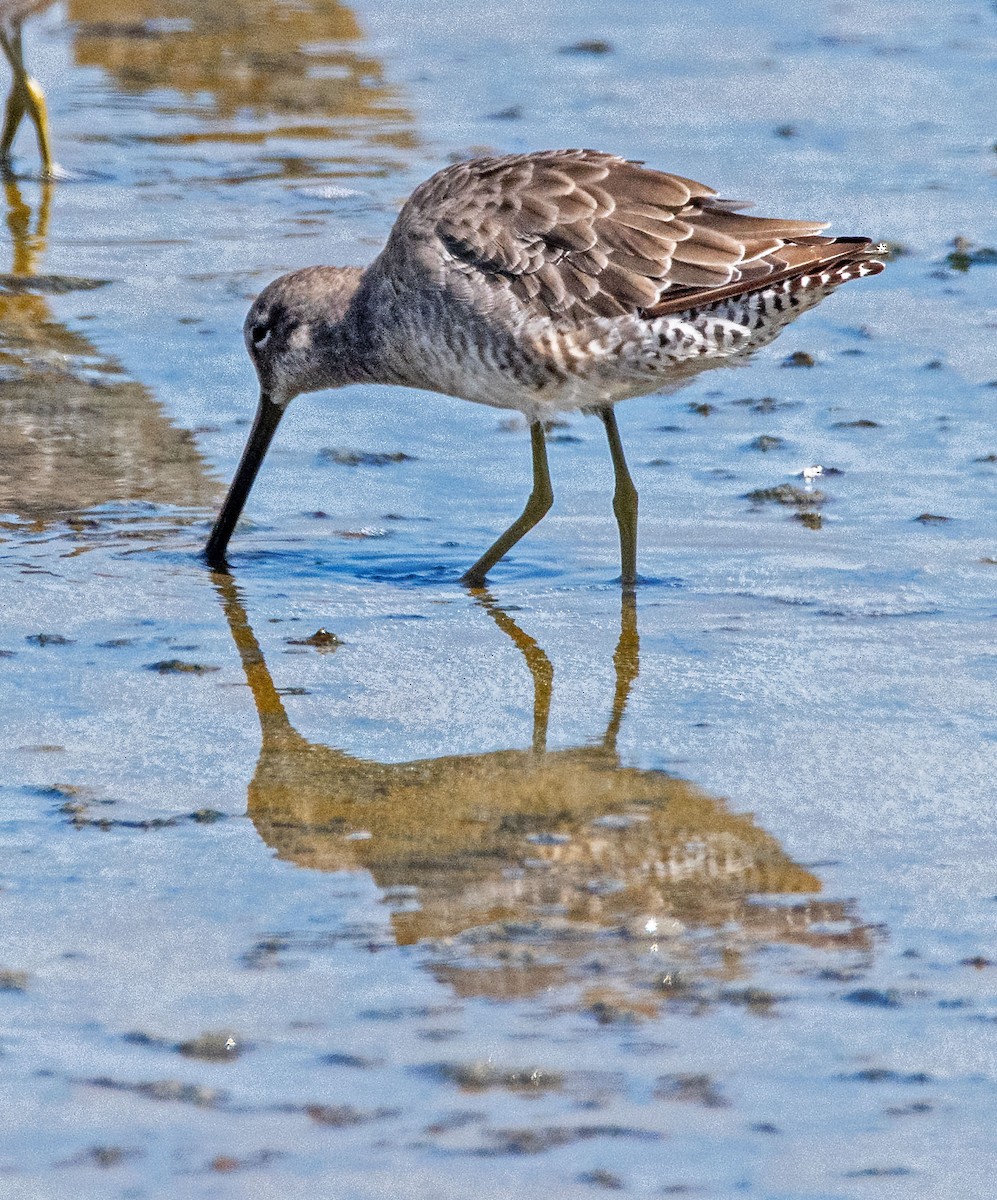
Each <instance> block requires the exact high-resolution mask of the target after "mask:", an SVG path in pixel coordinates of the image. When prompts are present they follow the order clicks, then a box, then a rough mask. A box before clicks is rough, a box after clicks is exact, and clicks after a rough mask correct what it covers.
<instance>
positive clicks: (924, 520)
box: [914, 512, 952, 525]
mask: <svg viewBox="0 0 997 1200" xmlns="http://www.w3.org/2000/svg"><path fill="white" fill-rule="evenodd" d="M914 520H915V521H918V522H920V523H921V524H922V525H947V524H948V523H949V522H950V521H951V520H952V517H943V516H941V515H939V514H938V513H929V512H923V513H921V515H920V516H917V517H915V518H914Z"/></svg>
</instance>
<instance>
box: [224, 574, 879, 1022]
mask: <svg viewBox="0 0 997 1200" xmlns="http://www.w3.org/2000/svg"><path fill="white" fill-rule="evenodd" d="M214 580H215V586H216V588H217V590H218V593H219V595H220V597H221V600H222V604H223V606H224V610H225V615H226V617H227V619H228V623H229V626H230V628H231V631H232V636H233V638H234V640H235V644H236V647H237V649H238V652H239V656H240V658H241V660H242V665H243V669H244V671H245V675H246V680H247V682H248V684H249V688H250V691H251V692H252V695H253V699H254V702H255V705H256V710H257V713H258V715H259V720H260V726H261V730H262V747H261V750H260V756H259V761H258V763H257V766H256V770H255V773H254V775H253V779H252V781H251V783H250V785H249V797H248V808H249V816H250V817H251V818H252V821H253V823H254V825H255V827H256V830H257V832H258V833H259V835H260V836H261V837H262V838H263V840H264V841H265V842H266V843H267V844H268V845H269V846H271V847H272V848H273V849H274V850H275V851H276V853H277V855H278V857H279V858H282V859H285V860H287V861H290V862H293V863H296V864H298V865H299V866H302V867H308V868H311V869H313V870H321V871H357V870H363V871H367V872H369V873H370V875H371V876H372V877H373V879H374V881H375V882H376V884H377V886H378V887H379V888H380V889H381V890H382V892H383V894H384V898H385V901H386V903H388V904H389V905H391V907H392V913H391V928H392V934H393V938H394V940H395V942H396V943H397V944H399V945H411V944H414V943H420V944H421V945H422V946H423V947H424V948H425V949H426V951H427V952H428V953H429V956H430V960H431V963H432V969H433V972H434V974H436V975H437V977H438V978H440V979H445V980H446V982H447V983H448V984H449V985H450V986H451V987H452V988H453V989H454V990H455V991H456V992H457V993H458V994H460V995H464V996H469V995H486V996H491V997H512V996H531V995H539V994H540V993H541V992H544V991H545V990H547V989H549V988H551V987H560V986H567V987H571V986H572V985H574V986H575V988H576V990H577V988H578V987H579V986H580V987H581V994H582V996H583V997H584V996H589V997H590V999H591V997H592V996H593V995H602V994H603V993H604V992H605V989H606V988H607V987H608V988H609V989H610V991H611V992H612V994H613V995H614V996H616V997H617V1001H619V997H621V996H624V997H629V999H627V1000H626V1002H625V1003H626V1004H630V1005H633V1004H637V1005H638V1007H639V1008H640V1010H641V1011H644V1008H646V1007H647V1006H648V1005H649V1006H650V1007H651V1008H652V1009H656V1008H657V1006H658V1005H660V1004H661V1003H665V1002H667V1000H668V998H669V997H670V998H671V999H672V1000H678V999H682V1000H685V1001H687V1002H690V1003H693V1004H695V1005H701V1004H703V1003H706V1002H708V999H709V996H710V994H711V993H712V994H714V995H715V994H716V989H717V987H718V986H720V985H721V984H727V983H729V982H730V981H731V980H732V979H737V978H739V977H741V976H743V975H745V974H747V973H748V966H747V963H746V961H745V960H746V959H747V958H748V956H749V955H750V953H751V950H752V948H753V947H754V948H757V947H759V946H763V945H766V944H772V943H782V944H790V945H793V944H795V945H800V946H806V947H810V948H815V949H819V950H825V951H851V952H858V953H860V954H863V955H864V954H865V953H866V952H868V951H869V950H870V949H871V939H870V935H869V931H868V929H867V928H866V927H864V926H863V925H862V924H861V923H860V922H859V921H858V920H857V919H856V918H855V916H854V915H853V914H852V912H851V907H850V905H849V904H848V903H845V902H840V901H829V900H823V899H819V898H817V897H816V896H815V893H818V892H819V891H820V890H821V883H820V880H819V879H818V878H817V877H816V876H815V875H814V874H812V873H811V872H810V871H808V870H807V869H806V868H804V867H802V866H799V865H798V864H797V863H795V862H793V861H792V859H790V858H789V856H788V855H787V854H786V853H785V852H784V851H783V850H782V848H781V847H780V846H779V844H778V842H777V841H776V840H775V839H774V838H773V837H772V836H770V835H769V834H768V833H766V832H765V831H764V830H762V829H760V828H759V827H758V826H757V825H756V824H755V822H754V821H753V820H752V818H751V817H750V816H749V815H746V814H741V813H733V812H731V811H730V810H729V809H728V808H727V806H726V804H725V803H724V802H723V801H722V800H720V799H717V798H716V797H713V796H710V795H708V794H707V793H705V792H704V791H702V790H701V789H700V788H697V787H695V786H694V785H693V784H691V783H687V782H685V781H684V780H681V779H677V778H674V777H672V776H670V775H668V774H665V773H664V772H662V771H659V770H647V769H638V768H634V767H627V766H625V765H623V763H622V762H621V760H620V756H619V753H618V751H617V735H618V733H619V729H620V724H621V722H622V720H623V715H624V711H625V709H626V704H627V699H628V696H629V694H630V690H631V688H632V685H633V683H634V681H635V679H636V678H637V674H638V669H639V639H638V630H637V613H636V607H635V604H634V598H633V596H632V595H626V594H625V595H624V596H623V597H622V608H621V620H620V636H619V641H618V644H617V647H616V652H615V655H614V665H615V674H616V686H615V691H614V695H613V700H612V705H611V710H610V715H609V720H608V722H607V724H606V728H605V732H604V734H603V736H602V738H601V739H600V740H598V741H597V742H594V743H591V744H588V745H583V746H577V747H572V748H569V749H563V750H548V749H547V747H546V737H547V723H548V716H549V712H550V702H551V691H552V684H553V669H552V666H551V663H550V660H549V659H548V657H547V655H546V654H545V653H544V651H543V650H542V649H541V647H540V646H539V645H538V644H537V643H536V641H535V640H534V639H533V638H532V637H530V636H529V635H528V634H527V633H525V632H524V631H523V630H522V629H521V628H520V627H519V626H518V625H517V624H516V622H515V621H514V620H513V618H512V617H511V616H510V615H509V613H508V612H505V611H503V610H502V609H500V608H499V607H497V606H496V604H495V602H494V601H493V599H492V598H491V596H490V595H489V594H488V593H487V592H485V591H478V592H476V593H475V596H476V600H477V603H478V605H479V608H480V610H481V611H482V612H483V613H485V614H487V616H488V617H489V618H490V619H491V620H493V621H494V622H495V624H496V625H497V626H498V627H499V629H501V630H502V632H503V633H505V634H506V635H507V636H508V637H509V639H510V640H511V641H512V642H513V644H514V645H515V646H516V647H517V649H518V650H519V651H520V653H521V654H522V655H523V658H524V659H525V661H526V665H527V666H528V668H529V671H530V674H531V676H532V680H533V688H534V717H533V738H532V745H531V747H530V748H529V749H511V750H502V751H492V752H489V753H485V754H465V755H453V756H447V757H441V758H433V759H423V760H418V761H414V762H404V763H386V762H376V761H372V760H369V759H363V758H359V757H356V756H354V755H352V754H348V753H346V752H345V751H343V750H338V749H335V748H334V747H331V746H325V745H319V744H316V743H313V742H309V741H307V740H306V739H305V738H303V737H302V736H301V735H300V734H299V733H298V732H297V731H296V730H295V728H294V726H293V725H292V724H291V721H290V720H289V718H288V715H287V712H286V710H285V707H284V702H283V700H282V698H281V695H280V693H279V691H278V689H277V688H276V687H275V685H274V682H273V680H272V678H271V676H270V672H269V670H268V668H267V664H266V660H265V658H264V656H263V652H262V650H261V648H260V645H259V643H258V641H257V639H256V636H255V635H254V633H253V630H252V628H251V626H250V624H249V621H248V619H247V616H246V612H245V608H244V606H243V602H242V600H241V597H240V594H239V591H238V589H237V587H236V585H235V582H234V580H233V579H232V577H231V576H230V575H227V574H221V573H217V574H215V576H214ZM593 989H594V990H593ZM599 1003H602V1001H599Z"/></svg>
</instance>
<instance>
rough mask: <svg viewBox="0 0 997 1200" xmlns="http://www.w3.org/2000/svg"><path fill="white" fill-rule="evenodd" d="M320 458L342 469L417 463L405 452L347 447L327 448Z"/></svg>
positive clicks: (320, 453) (322, 451)
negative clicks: (350, 448)
mask: <svg viewBox="0 0 997 1200" xmlns="http://www.w3.org/2000/svg"><path fill="white" fill-rule="evenodd" d="M318 453H319V458H321V459H322V460H323V461H324V462H331V463H336V464H337V465H338V466H341V467H387V466H390V465H391V464H392V463H403V462H415V461H416V459H415V458H414V457H413V456H412V455H411V454H406V453H405V451H404V450H349V449H347V448H345V447H342V446H340V447H326V448H325V449H324V450H320V451H319V452H318Z"/></svg>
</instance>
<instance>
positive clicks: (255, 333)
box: [249, 325, 270, 349]
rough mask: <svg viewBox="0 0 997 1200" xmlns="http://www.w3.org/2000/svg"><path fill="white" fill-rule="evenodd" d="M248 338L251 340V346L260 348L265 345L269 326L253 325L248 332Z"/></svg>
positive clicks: (268, 334)
mask: <svg viewBox="0 0 997 1200" xmlns="http://www.w3.org/2000/svg"><path fill="white" fill-rule="evenodd" d="M249 336H250V338H252V341H253V345H254V346H255V347H256V348H257V349H259V348H260V347H261V346H264V345H266V340H267V338H268V337H269V336H270V326H269V325H254V326H253V328H252V329H251V330H250V331H249Z"/></svg>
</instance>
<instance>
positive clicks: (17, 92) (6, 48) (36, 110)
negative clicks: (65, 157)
mask: <svg viewBox="0 0 997 1200" xmlns="http://www.w3.org/2000/svg"><path fill="white" fill-rule="evenodd" d="M0 46H2V47H3V52H4V54H5V55H6V56H7V60H8V62H9V63H10V67H11V70H12V71H13V72H14V82H13V85H12V86H11V89H10V95H9V96H8V97H7V110H6V113H5V116H4V125H3V133H2V135H0V162H4V161H6V160H7V159H8V158H9V157H10V150H11V146H12V145H13V143H14V135H15V134H16V133H17V128H18V126H19V125H20V123H21V121H22V120H23V118H24V115H25V113H27V114H28V115H29V116H30V117H31V120H32V122H33V123H34V126H35V132H36V133H37V135H38V152H39V154H40V155H41V160H42V173H43V174H44V175H51V174H52V171H53V162H52V145H51V142H50V139H49V132H48V111H47V109H46V106H45V93H44V92H43V91H42V87H41V84H40V83H39V82H38V80H37V79H32V77H31V76H30V75H29V74H28V72H27V70H26V68H25V66H24V55H23V51H22V48H21V32H20V30H17V32H15V33H13V34H9V33H8V32H7V31H6V30H0Z"/></svg>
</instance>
